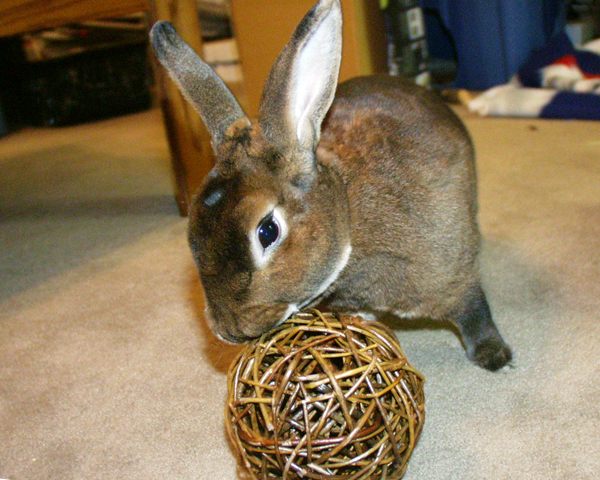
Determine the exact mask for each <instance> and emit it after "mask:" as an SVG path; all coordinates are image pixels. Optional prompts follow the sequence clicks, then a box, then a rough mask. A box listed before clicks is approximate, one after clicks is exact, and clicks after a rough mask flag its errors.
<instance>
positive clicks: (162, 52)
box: [150, 22, 249, 145]
mask: <svg viewBox="0 0 600 480" xmlns="http://www.w3.org/2000/svg"><path fill="white" fill-rule="evenodd" d="M150 41H151V43H152V46H153V47H154V51H155V52H156V56H157V58H158V59H159V60H160V62H161V63H162V64H163V66H164V67H165V68H166V69H167V71H168V72H169V75H170V76H171V78H173V80H174V81H175V83H176V84H177V85H178V86H179V89H180V90H181V92H182V93H183V95H184V96H185V97H186V98H187V99H188V100H189V101H190V103H191V104H192V105H193V106H194V108H195V109H196V110H197V111H198V113H199V114H200V116H201V117H202V120H203V121H204V123H205V124H206V127H207V128H208V131H209V133H210V135H211V137H212V139H213V145H218V144H219V143H220V142H221V141H222V140H223V137H224V136H225V132H226V130H227V128H229V126H230V125H231V124H233V123H234V122H235V121H236V120H239V119H241V118H245V117H246V116H245V115H244V112H243V111H242V108H241V107H240V106H239V104H238V102H237V101H236V99H235V97H234V96H233V94H232V93H231V92H230V91H229V90H228V89H227V87H226V86H225V84H224V83H223V81H222V80H221V79H220V78H219V77H218V75H217V74H216V73H215V72H214V71H213V69H212V68H210V67H209V66H208V65H207V64H206V63H204V62H203V61H202V60H201V59H200V57H199V56H198V55H196V53H195V52H194V50H192V48H191V47H190V46H189V45H187V44H186V43H185V42H184V41H183V40H182V39H181V37H179V35H177V33H176V32H175V29H174V28H173V26H172V25H171V24H170V23H168V22H157V23H156V24H155V25H154V26H153V27H152V30H151V31H150ZM248 124H249V122H248Z"/></svg>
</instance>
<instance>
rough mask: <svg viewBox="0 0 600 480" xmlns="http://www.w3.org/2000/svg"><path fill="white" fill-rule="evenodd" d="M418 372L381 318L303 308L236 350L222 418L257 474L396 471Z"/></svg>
mask: <svg viewBox="0 0 600 480" xmlns="http://www.w3.org/2000/svg"><path fill="white" fill-rule="evenodd" d="M423 382H424V379H423V376H422V375H421V374H420V373H419V372H417V371H416V370H415V369H414V368H412V367H411V366H410V365H409V363H408V362H407V360H406V357H405V356H404V353H403V352H402V350H401V348H400V345H399V344H398V341H397V339H396V337H395V335H394V334H393V333H392V332H391V331H390V330H388V329H387V328H386V327H384V326H383V325H381V324H379V323H376V322H366V321H364V320H362V319H361V318H360V317H351V316H340V315H334V314H330V313H321V312H319V311H317V310H309V311H305V312H302V313H299V314H297V315H295V316H294V317H292V318H291V319H290V320H288V321H287V322H285V323H284V324H283V325H281V326H280V327H278V328H276V329H274V330H273V331H271V332H269V333H267V334H265V335H263V336H262V337H261V338H259V339H257V340H255V341H254V342H252V343H251V344H250V345H248V346H247V348H246V349H244V350H243V351H242V352H241V353H240V354H239V355H238V357H237V358H236V360H235V361H234V362H233V364H232V366H231V369H230V371H229V376H228V388H229V398H228V402H227V408H226V422H225V423H226V426H227V431H228V433H229V436H230V439H231V441H232V443H233V445H234V446H235V448H236V449H237V450H238V452H239V454H240V455H241V457H242V460H243V463H244V464H245V466H246V467H247V469H248V471H249V473H250V474H251V476H252V478H254V479H260V480H275V479H277V480H280V479H283V480H288V479H295V478H307V479H321V480H326V479H344V480H349V479H352V480H358V479H365V480H366V479H387V480H392V479H399V478H401V477H402V476H403V475H404V472H405V471H406V467H407V464H408V459H409V457H410V455H411V453H412V451H413V448H414V447H415V444H416V442H417V439H418V437H419V434H420V433H421V429H422V428H423V421H424V418H425V417H424V415H425V414H424V403H425V398H424V392H423Z"/></svg>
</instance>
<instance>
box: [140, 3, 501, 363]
mask: <svg viewBox="0 0 600 480" xmlns="http://www.w3.org/2000/svg"><path fill="white" fill-rule="evenodd" d="M151 37H152V42H153V44H154V46H155V49H157V51H158V52H159V59H160V60H161V61H162V62H163V64H164V65H165V66H166V68H167V70H168V71H169V72H170V73H171V75H172V76H173V77H174V78H175V79H176V81H178V83H179V85H180V86H181V87H182V89H184V91H185V92H186V95H187V96H188V97H189V98H190V100H191V101H192V102H193V104H194V105H195V106H196V107H197V108H198V110H199V112H200V114H201V115H202V117H203V119H205V121H206V122H207V124H208V125H209V130H211V133H212V135H213V140H214V147H215V152H216V155H217V159H218V161H217V164H216V166H215V168H214V169H213V171H212V172H211V173H210V174H209V175H208V177H207V178H206V179H205V181H204V183H203V185H202V187H201V188H200V190H199V192H198V194H197V195H196V197H195V199H194V201H193V204H192V207H191V210H190V228H189V241H190V245H191V248H192V251H193V254H194V258H195V261H196V263H197V265H198V270H199V272H200V277H201V280H202V285H203V289H204V293H205V296H206V302H207V318H208V319H209V321H210V322H212V327H213V329H214V331H215V332H216V333H217V335H219V336H220V337H221V338H223V339H225V340H229V341H234V342H237V341H243V340H245V339H248V338H251V337H255V336H258V335H260V334H261V333H263V332H265V331H267V330H269V329H270V328H272V327H273V326H274V325H276V324H278V323H280V322H282V321H284V320H285V319H286V317H287V316H288V315H290V314H292V313H294V312H295V311H297V310H298V309H300V308H303V307H306V306H309V305H316V304H322V305H327V306H329V307H330V308H333V309H337V310H343V311H355V312H356V311H358V312H370V313H374V314H376V315H380V314H384V313H393V314H396V315H401V316H409V317H431V318H439V319H446V320H448V321H451V322H453V323H454V324H455V325H457V326H458V328H459V330H460V332H461V333H462V335H463V339H464V343H465V347H466V349H467V355H468V356H469V358H471V359H472V360H473V361H475V362H476V363H477V364H479V365H481V366H483V367H485V368H488V369H490V370H496V369H498V368H500V367H502V366H504V365H506V363H507V362H509V361H510V359H511V352H510V349H509V348H508V346H507V345H506V344H505V343H504V341H503V340H502V338H501V336H500V334H499V332H498V330H497V329H496V327H495V325H494V323H493V321H492V318H491V314H490V311H489V307H488V304H487V301H486V299H485V294H484V293H483V290H482V289H481V286H480V280H479V271H478V261H477V256H478V252H479V243H480V238H479V230H478V227H477V222H476V214H477V199H476V175H475V164H474V155H473V147H472V145H471V141H470V139H469V136H468V134H467V132H466V130H465V129H464V127H463V126H462V124H461V122H460V121H459V119H458V118H457V117H456V116H455V115H454V114H453V113H452V111H451V110H450V109H449V108H448V107H447V106H446V105H445V104H444V103H443V102H442V101H441V100H439V99H438V98H437V97H436V96H435V95H434V94H432V93H430V92H428V91H426V90H424V89H422V88H420V87H417V86H415V85H414V84H412V83H411V82H408V81H406V80H401V79H398V78H391V77H387V76H375V77H363V78H357V79H353V80H350V81H348V82H346V83H344V84H342V85H340V86H339V88H338V89H337V94H336V86H335V85H336V81H337V75H338V70H339V62H340V56H341V50H340V49H341V9H340V5H339V0H320V1H319V2H318V3H317V5H315V7H314V8H313V9H312V10H311V11H310V12H309V13H308V14H307V15H306V17H305V18H304V19H303V20H302V22H301V23H300V24H299V26H298V27H297V29H296V31H295V32H294V34H293V36H292V39H291V40H290V42H289V43H288V44H287V45H286V47H285V48H284V50H283V51H282V53H281V55H280V56H279V58H278V59H277V61H276V62H275V65H274V66H273V69H272V71H271V74H270V76H269V78H268V80H267V82H266V85H265V90H264V94H263V101H262V104H261V108H260V116H259V121H258V123H257V124H255V125H250V123H249V122H248V120H247V118H246V117H245V116H244V115H243V112H241V109H240V108H239V106H238V105H237V103H236V102H235V101H234V100H232V97H230V94H229V93H228V92H224V91H223V90H226V89H225V87H224V86H223V85H219V84H218V82H217V80H215V78H214V75H213V74H210V73H207V71H206V70H207V68H208V67H207V66H206V65H205V64H204V63H203V62H202V61H201V60H200V59H199V58H197V57H194V56H192V55H191V54H190V51H189V49H187V48H186V46H185V44H183V42H181V40H180V39H178V37H176V34H175V33H174V31H173V30H172V28H169V27H166V26H164V25H161V24H157V25H156V26H155V27H154V28H153V33H152V34H151ZM181 58H183V60H181ZM194 72H197V79H196V80H194V78H195V77H194ZM207 78H208V80H206V79H207ZM215 91H216V92H215ZM334 95H335V100H334ZM215 98H217V99H219V101H220V102H223V103H224V104H225V105H222V106H218V105H215V100H214V99H215ZM232 102H233V103H234V104H232ZM326 115H327V117H326ZM267 224H268V225H269V229H271V230H270V231H275V232H276V235H274V236H273V237H264V236H262V235H264V233H262V232H263V226H264V225H267ZM273 229H274V230H273Z"/></svg>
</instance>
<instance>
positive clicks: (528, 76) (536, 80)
mask: <svg viewBox="0 0 600 480" xmlns="http://www.w3.org/2000/svg"><path fill="white" fill-rule="evenodd" d="M573 54H575V47H573V44H572V43H571V40H570V39H569V37H568V36H567V34H566V33H564V32H563V33H560V34H558V35H556V36H554V37H553V38H552V39H550V40H549V41H548V42H547V43H546V44H545V45H544V46H543V47H541V48H538V49H535V50H534V51H533V52H532V53H531V54H530V55H529V58H528V59H527V61H526V62H525V63H524V64H523V65H522V66H521V68H520V69H519V80H520V81H521V83H522V84H523V86H524V87H540V86H541V84H542V79H541V71H540V70H541V69H542V68H544V67H546V66H548V65H551V64H552V63H553V62H554V61H556V60H558V59H559V58H562V57H564V56H566V55H573Z"/></svg>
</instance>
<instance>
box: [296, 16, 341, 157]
mask: <svg viewBox="0 0 600 480" xmlns="http://www.w3.org/2000/svg"><path fill="white" fill-rule="evenodd" d="M340 60H341V16H340V11H339V7H337V6H335V4H334V6H332V8H331V9H330V10H329V12H328V13H327V15H326V16H325V17H324V18H323V19H322V20H321V22H319V24H318V25H317V27H316V28H315V30H314V31H313V32H312V33H311V34H310V36H309V37H308V39H307V41H306V43H305V44H304V45H303V46H302V48H301V49H300V50H299V51H298V54H297V57H296V59H295V61H294V69H293V72H292V77H291V79H290V89H289V92H290V96H291V99H290V102H291V105H290V112H291V114H292V115H293V118H292V122H293V124H295V125H296V135H297V139H298V142H299V144H300V145H307V144H314V143H316V142H317V141H318V136H319V130H320V126H321V122H322V121H323V118H324V116H325V113H327V110H328V109H329V106H330V105H331V102H332V101H333V96H334V94H335V85H336V84H337V78H338V75H339V68H340Z"/></svg>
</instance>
